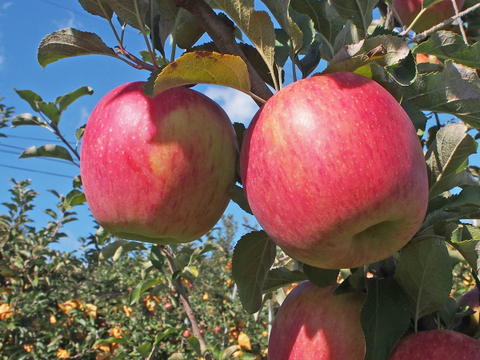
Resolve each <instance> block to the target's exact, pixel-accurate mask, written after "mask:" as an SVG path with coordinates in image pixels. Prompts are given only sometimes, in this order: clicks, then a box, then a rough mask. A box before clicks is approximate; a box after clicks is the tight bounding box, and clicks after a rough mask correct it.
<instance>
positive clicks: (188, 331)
mask: <svg viewBox="0 0 480 360" xmlns="http://www.w3.org/2000/svg"><path fill="white" fill-rule="evenodd" d="M191 335H192V333H191V331H190V330H189V329H187V330H185V331H184V332H183V337H186V338H189V337H190V336H191Z"/></svg>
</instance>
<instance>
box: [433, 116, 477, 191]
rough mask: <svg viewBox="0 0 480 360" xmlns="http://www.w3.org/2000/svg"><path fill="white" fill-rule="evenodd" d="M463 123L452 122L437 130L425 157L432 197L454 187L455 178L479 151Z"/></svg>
mask: <svg viewBox="0 0 480 360" xmlns="http://www.w3.org/2000/svg"><path fill="white" fill-rule="evenodd" d="M467 130H468V129H467V127H466V126H465V125H463V124H450V125H447V126H445V127H444V128H442V129H441V130H440V131H438V132H437V136H436V139H435V141H434V142H433V143H432V145H431V146H430V147H429V149H428V151H427V153H426V155H425V158H426V161H427V166H428V168H429V170H430V171H429V175H430V180H429V183H430V198H434V197H435V196H437V195H438V194H441V193H442V192H444V191H447V190H450V189H451V188H453V187H454V186H455V185H456V183H455V180H456V178H457V176H458V174H459V173H460V171H461V170H463V169H464V168H465V167H466V166H467V164H468V157H469V156H470V155H471V154H473V153H475V152H476V151H477V146H478V144H477V142H476V141H475V140H474V139H473V138H472V137H471V136H470V135H469V134H467Z"/></svg>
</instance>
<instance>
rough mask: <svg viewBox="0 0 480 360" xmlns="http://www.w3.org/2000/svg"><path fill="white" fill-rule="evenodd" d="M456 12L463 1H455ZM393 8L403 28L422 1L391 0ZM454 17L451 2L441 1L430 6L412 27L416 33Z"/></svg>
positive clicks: (417, 10) (413, 16) (461, 6)
mask: <svg viewBox="0 0 480 360" xmlns="http://www.w3.org/2000/svg"><path fill="white" fill-rule="evenodd" d="M455 1H456V4H457V7H458V11H461V9H462V8H463V5H464V4H465V0H455ZM393 7H394V8H395V11H396V12H397V14H398V17H399V18H400V20H401V21H402V23H403V25H404V26H409V25H410V24H411V23H412V21H413V20H414V19H415V18H416V17H417V15H418V13H419V12H420V10H422V7H423V0H393ZM454 15H455V9H454V8H453V4H452V1H451V0H443V1H440V2H438V3H436V4H433V5H432V6H430V7H429V8H428V9H427V10H426V11H425V13H424V14H423V15H422V16H421V17H420V19H418V20H417V22H416V23H415V25H414V26H413V28H412V29H413V30H414V31H416V32H422V31H425V30H427V29H430V28H431V27H432V26H435V25H437V24H439V23H441V22H443V21H444V20H447V19H448V18H450V17H452V16H454Z"/></svg>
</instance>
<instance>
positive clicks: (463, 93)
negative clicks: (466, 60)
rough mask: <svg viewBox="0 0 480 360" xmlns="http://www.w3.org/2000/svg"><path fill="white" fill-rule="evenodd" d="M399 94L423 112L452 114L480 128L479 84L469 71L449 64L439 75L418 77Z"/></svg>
mask: <svg viewBox="0 0 480 360" xmlns="http://www.w3.org/2000/svg"><path fill="white" fill-rule="evenodd" d="M401 91H402V93H403V97H404V101H408V102H410V103H412V104H413V105H415V106H416V107H417V108H419V109H420V110H422V111H435V112H439V113H446V114H452V115H455V116H457V117H458V118H460V119H461V120H463V121H465V122H467V123H469V124H470V125H472V126H474V127H476V128H480V80H479V79H478V76H476V74H475V70H473V69H471V68H467V67H465V66H463V65H459V64H454V63H453V62H452V61H450V60H448V61H446V62H445V69H444V70H443V71H442V72H437V73H428V74H419V75H418V76H417V79H416V80H415V82H414V83H413V84H412V85H410V86H403V87H401Z"/></svg>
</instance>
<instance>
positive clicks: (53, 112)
mask: <svg viewBox="0 0 480 360" xmlns="http://www.w3.org/2000/svg"><path fill="white" fill-rule="evenodd" d="M38 107H39V108H40V111H41V112H42V113H43V114H44V115H45V116H46V117H47V118H49V119H50V120H52V122H54V123H55V124H57V125H58V123H59V122H60V115H61V113H60V111H59V110H58V108H57V105H55V104H54V103H51V102H49V103H45V102H43V101H41V102H39V103H38Z"/></svg>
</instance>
